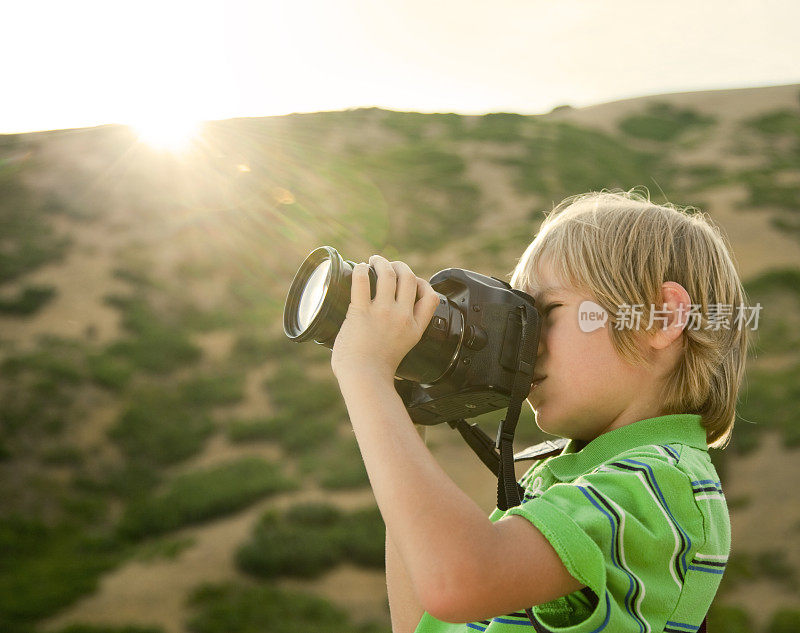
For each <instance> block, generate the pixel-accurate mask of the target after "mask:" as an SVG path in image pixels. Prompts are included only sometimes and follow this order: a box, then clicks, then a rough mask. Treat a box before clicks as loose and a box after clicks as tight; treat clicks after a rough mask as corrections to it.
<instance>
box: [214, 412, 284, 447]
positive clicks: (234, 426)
mask: <svg viewBox="0 0 800 633" xmlns="http://www.w3.org/2000/svg"><path fill="white" fill-rule="evenodd" d="M277 423H278V420H276V419H275V418H256V419H252V420H231V421H230V422H228V425H227V434H228V439H229V440H230V441H231V442H233V443H241V442H252V441H258V440H275V439H277V438H278V437H280V429H279V428H278V424H277Z"/></svg>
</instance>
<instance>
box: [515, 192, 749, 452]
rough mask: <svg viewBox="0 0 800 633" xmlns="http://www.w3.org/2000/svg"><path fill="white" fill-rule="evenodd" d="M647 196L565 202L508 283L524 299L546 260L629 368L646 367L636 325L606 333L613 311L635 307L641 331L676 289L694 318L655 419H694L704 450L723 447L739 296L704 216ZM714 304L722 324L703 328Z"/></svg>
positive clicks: (743, 334) (739, 336) (736, 364)
mask: <svg viewBox="0 0 800 633" xmlns="http://www.w3.org/2000/svg"><path fill="white" fill-rule="evenodd" d="M645 192H646V195H641V194H639V193H638V192H636V191H635V188H634V189H631V190H630V191H627V192H625V191H622V190H618V189H614V190H606V189H604V190H602V191H599V192H595V191H593V192H589V193H585V194H579V195H575V196H570V197H569V198H566V199H565V200H563V201H562V202H561V203H559V204H558V205H556V206H555V208H554V209H553V210H552V211H551V212H550V213H549V214H547V216H546V218H545V220H544V222H543V223H542V225H541V227H540V229H539V232H538V233H537V235H536V237H535V238H534V240H533V241H532V242H531V244H530V245H529V246H528V248H527V249H526V250H525V252H524V253H523V255H522V257H520V259H519V262H518V263H517V265H516V267H515V269H514V271H513V272H512V273H511V282H510V283H511V286H512V287H514V288H517V289H520V290H524V291H526V292H530V290H529V289H530V288H532V287H535V284H534V283H532V281H533V280H534V279H535V275H536V271H537V270H538V266H539V265H540V263H541V262H542V260H543V259H546V260H547V261H548V262H549V263H551V265H552V266H553V268H554V271H555V273H556V274H557V276H558V277H559V278H560V279H561V280H562V281H563V282H566V283H569V284H570V285H571V286H572V287H573V288H575V289H576V290H577V291H583V292H585V293H587V294H588V295H590V296H592V297H593V299H594V300H595V301H596V303H597V304H598V305H600V306H602V307H603V308H604V309H605V310H606V312H607V313H608V325H607V329H608V331H609V335H610V338H611V342H612V344H613V346H614V348H615V349H616V351H617V353H618V354H619V355H620V357H621V358H623V359H625V360H626V361H627V362H629V363H631V364H637V365H643V364H645V363H646V359H645V358H644V356H643V354H642V351H641V349H640V347H639V345H638V344H637V343H638V342H639V341H640V340H641V339H640V338H637V337H638V336H639V335H638V333H637V331H636V329H634V328H631V327H614V325H615V324H616V323H617V322H618V319H617V317H616V316H615V315H618V312H619V311H620V307H621V306H624V305H626V304H627V305H628V306H633V305H637V304H639V305H641V306H642V307H641V314H642V317H641V319H642V323H643V324H644V325H647V324H648V323H650V322H651V321H650V314H651V312H652V310H651V307H653V306H655V308H656V309H660V308H661V284H662V283H663V282H665V281H674V282H677V283H679V284H680V285H681V286H683V287H684V288H685V289H686V291H687V292H688V293H689V298H690V301H691V303H692V304H693V305H695V306H697V305H699V309H698V311H699V313H700V314H699V315H697V317H695V318H697V319H698V320H697V321H695V322H694V323H688V324H687V327H686V328H684V330H683V332H682V334H681V336H682V337H683V339H684V345H683V350H684V351H683V355H682V356H681V358H680V360H679V362H678V363H677V364H676V365H675V367H674V368H673V369H672V371H671V372H670V374H669V375H668V377H667V379H666V382H665V384H664V388H663V391H662V400H661V402H662V409H663V411H662V414H664V415H666V414H669V413H697V414H700V416H701V417H702V423H703V426H704V428H705V429H706V441H707V444H708V445H709V446H712V447H714V448H724V447H725V446H727V444H728V442H729V441H730V437H731V434H732V431H733V423H734V419H735V417H736V412H735V409H736V400H737V395H738V392H739V387H740V385H741V382H742V377H743V375H744V368H745V359H746V357H747V345H748V340H749V336H748V331H747V327H744V325H743V324H742V322H741V321H739V322H738V323H735V322H734V321H735V317H736V315H737V310H738V306H745V305H746V295H745V292H744V289H743V288H742V284H741V282H740V280H739V275H738V273H737V271H736V266H735V264H734V261H733V257H732V255H731V252H730V250H729V248H728V246H727V243H726V240H725V238H724V237H723V235H722V233H721V231H720V229H719V228H718V227H717V226H716V225H715V224H714V223H713V222H712V221H711V219H710V218H709V217H708V216H707V215H706V214H704V213H701V212H699V211H698V210H697V209H696V208H695V207H678V206H675V205H674V204H672V203H665V204H655V203H653V202H651V201H650V196H649V192H647V190H646V189H645ZM719 305H723V306H733V308H732V314H731V315H730V316H729V319H728V324H727V327H724V326H720V325H717V326H716V327H715V326H714V324H711V325H710V326H709V323H710V321H709V319H708V316H709V314H710V311H709V307H710V306H719ZM713 310H719V308H712V311H713ZM698 317H699V318H698ZM690 326H691V327H690ZM649 333H650V334H652V330H650V331H649Z"/></svg>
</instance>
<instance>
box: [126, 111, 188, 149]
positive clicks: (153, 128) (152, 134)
mask: <svg viewBox="0 0 800 633" xmlns="http://www.w3.org/2000/svg"><path fill="white" fill-rule="evenodd" d="M131 128H132V129H133V130H134V132H136V135H137V136H138V137H139V140H140V141H141V142H142V143H145V144H147V145H149V146H150V147H152V148H154V149H157V150H162V151H167V152H175V153H179V152H183V151H186V150H187V149H189V146H190V145H191V143H192V141H193V140H194V139H195V138H196V137H197V135H198V134H199V132H200V121H198V120H193V119H189V118H178V117H175V118H160V119H157V118H153V119H149V120H146V121H140V122H138V123H134V124H132V125H131Z"/></svg>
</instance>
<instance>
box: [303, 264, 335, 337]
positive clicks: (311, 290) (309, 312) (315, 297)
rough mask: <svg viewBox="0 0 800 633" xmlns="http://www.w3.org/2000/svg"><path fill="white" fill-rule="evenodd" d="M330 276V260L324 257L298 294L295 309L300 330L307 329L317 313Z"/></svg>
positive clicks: (326, 290)
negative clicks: (298, 300)
mask: <svg viewBox="0 0 800 633" xmlns="http://www.w3.org/2000/svg"><path fill="white" fill-rule="evenodd" d="M330 276H331V262H330V260H329V259H326V260H325V261H324V262H322V263H321V264H320V265H319V266H317V267H316V269H314V272H313V273H311V276H310V277H309V278H308V281H307V282H306V285H305V286H304V287H303V291H302V294H301V295H300V305H299V307H298V309H297V325H298V326H299V327H300V329H301V330H307V329H308V326H309V325H311V323H312V321H313V320H314V317H315V316H317V314H319V310H320V308H321V307H322V302H323V301H324V300H325V293H327V292H328V284H329V283H330Z"/></svg>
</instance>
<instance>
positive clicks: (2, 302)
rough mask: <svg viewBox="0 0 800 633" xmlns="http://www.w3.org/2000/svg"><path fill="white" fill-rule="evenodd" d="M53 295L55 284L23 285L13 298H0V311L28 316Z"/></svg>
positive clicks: (52, 297)
mask: <svg viewBox="0 0 800 633" xmlns="http://www.w3.org/2000/svg"><path fill="white" fill-rule="evenodd" d="M55 296H56V289H55V286H49V285H48V286H41V285H40V286H32V285H31V286H25V287H24V288H23V289H22V290H21V291H20V292H19V293H18V294H17V296H16V297H15V298H13V299H0V313H2V314H10V315H12V316H30V315H32V314H35V313H36V312H38V311H39V310H40V309H42V308H43V307H44V306H45V305H47V304H48V303H49V302H50V301H52V300H53V299H54V298H55Z"/></svg>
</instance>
